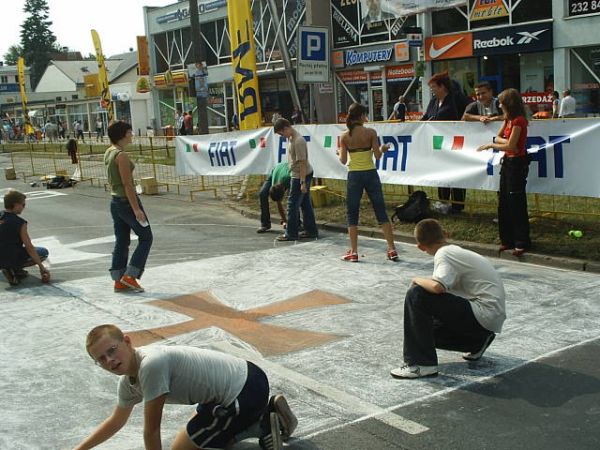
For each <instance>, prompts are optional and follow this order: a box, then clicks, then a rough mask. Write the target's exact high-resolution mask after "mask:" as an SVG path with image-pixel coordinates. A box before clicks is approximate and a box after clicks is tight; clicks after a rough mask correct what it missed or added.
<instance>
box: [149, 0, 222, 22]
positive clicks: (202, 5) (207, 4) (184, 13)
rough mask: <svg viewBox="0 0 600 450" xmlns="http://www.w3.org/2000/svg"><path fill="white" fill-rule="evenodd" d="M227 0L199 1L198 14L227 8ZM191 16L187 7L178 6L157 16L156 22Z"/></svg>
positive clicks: (174, 20) (177, 19)
mask: <svg viewBox="0 0 600 450" xmlns="http://www.w3.org/2000/svg"><path fill="white" fill-rule="evenodd" d="M226 7H227V0H209V1H202V2H198V14H204V13H207V12H211V11H216V10H217V9H219V8H226ZM189 17H190V11H189V9H188V8H187V7H185V8H177V10H175V11H171V12H169V13H167V14H164V15H162V16H158V17H157V18H156V23H158V24H159V25H164V24H166V23H171V22H178V21H180V20H184V19H188V18H189Z"/></svg>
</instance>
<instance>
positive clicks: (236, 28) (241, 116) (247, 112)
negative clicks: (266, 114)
mask: <svg viewBox="0 0 600 450" xmlns="http://www.w3.org/2000/svg"><path fill="white" fill-rule="evenodd" d="M233 5H235V7H233ZM227 7H228V17H229V34H230V36H231V65H232V67H233V81H234V83H235V85H236V93H237V104H238V121H239V124H240V130H252V129H255V128H259V127H260V126H261V118H262V112H261V107H260V96H259V95H258V74H257V73H256V44H255V42H254V30H253V23H254V22H253V18H252V9H251V8H250V0H236V1H235V2H232V1H230V2H228V5H227Z"/></svg>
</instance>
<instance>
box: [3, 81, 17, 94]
mask: <svg viewBox="0 0 600 450" xmlns="http://www.w3.org/2000/svg"><path fill="white" fill-rule="evenodd" d="M0 92H19V85H18V84H17V83H7V84H0Z"/></svg>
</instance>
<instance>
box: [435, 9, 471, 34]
mask: <svg viewBox="0 0 600 450" xmlns="http://www.w3.org/2000/svg"><path fill="white" fill-rule="evenodd" d="M459 9H460V11H459ZM461 11H462V13H461ZM463 13H464V14H463ZM466 15H467V8H465V7H461V8H449V9H443V10H441V11H433V12H432V13H431V28H432V31H433V34H444V33H455V32H457V31H466V30H467V29H468V26H469V24H468V21H467V17H466Z"/></svg>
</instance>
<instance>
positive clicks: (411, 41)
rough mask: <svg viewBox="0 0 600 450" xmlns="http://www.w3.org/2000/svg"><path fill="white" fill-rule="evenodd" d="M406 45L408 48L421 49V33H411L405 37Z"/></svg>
mask: <svg viewBox="0 0 600 450" xmlns="http://www.w3.org/2000/svg"><path fill="white" fill-rule="evenodd" d="M406 39H407V40H408V45H409V46H410V47H421V46H422V45H423V34H422V33H411V34H407V35H406Z"/></svg>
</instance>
